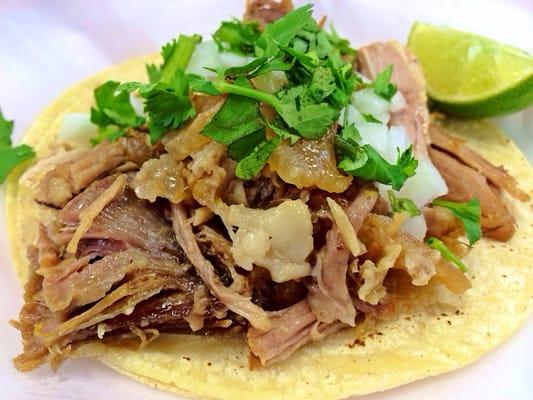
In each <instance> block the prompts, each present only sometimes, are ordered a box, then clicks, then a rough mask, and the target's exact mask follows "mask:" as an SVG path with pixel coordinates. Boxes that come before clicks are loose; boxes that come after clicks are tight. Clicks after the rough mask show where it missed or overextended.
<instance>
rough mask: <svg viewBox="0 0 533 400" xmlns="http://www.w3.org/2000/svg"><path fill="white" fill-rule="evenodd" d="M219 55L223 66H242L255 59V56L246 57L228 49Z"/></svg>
mask: <svg viewBox="0 0 533 400" xmlns="http://www.w3.org/2000/svg"><path fill="white" fill-rule="evenodd" d="M218 56H219V57H220V63H221V64H222V66H223V67H240V66H242V65H246V64H248V63H249V62H250V61H252V60H253V59H254V58H253V57H246V56H242V55H240V54H235V53H230V52H226V51H224V52H221V53H218Z"/></svg>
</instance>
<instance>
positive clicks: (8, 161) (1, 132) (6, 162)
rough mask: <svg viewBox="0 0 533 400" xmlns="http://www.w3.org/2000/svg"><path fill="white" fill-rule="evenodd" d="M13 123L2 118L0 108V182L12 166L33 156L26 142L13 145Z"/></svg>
mask: <svg viewBox="0 0 533 400" xmlns="http://www.w3.org/2000/svg"><path fill="white" fill-rule="evenodd" d="M14 125H15V124H14V122H13V121H8V120H7V119H5V118H4V115H3V114H2V110H0V183H4V181H5V180H6V178H7V176H8V175H9V173H10V172H11V171H12V170H13V168H15V167H16V166H17V165H19V164H21V163H23V162H24V161H26V160H29V159H31V158H33V157H34V156H35V152H34V151H33V149H32V148H31V147H30V146H28V145H27V144H21V145H18V146H15V147H13V143H12V141H11V135H12V133H13V127H14Z"/></svg>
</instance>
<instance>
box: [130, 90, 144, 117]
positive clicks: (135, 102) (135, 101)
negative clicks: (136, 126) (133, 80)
mask: <svg viewBox="0 0 533 400" xmlns="http://www.w3.org/2000/svg"><path fill="white" fill-rule="evenodd" d="M130 104H131V106H132V107H133V111H135V114H137V116H139V117H144V100H143V99H142V98H141V97H139V96H138V95H137V94H135V92H132V93H130Z"/></svg>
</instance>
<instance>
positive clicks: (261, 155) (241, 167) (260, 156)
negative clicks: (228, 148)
mask: <svg viewBox="0 0 533 400" xmlns="http://www.w3.org/2000/svg"><path fill="white" fill-rule="evenodd" d="M280 143H281V138H279V137H277V136H276V137H275V138H274V139H270V140H263V141H261V142H260V143H259V144H257V145H256V146H255V147H254V149H253V150H252V151H251V152H250V154H248V155H247V156H245V157H243V158H241V159H240V160H239V162H238V163H237V166H236V167H235V176H236V177H237V178H240V179H252V178H254V177H255V176H256V175H257V174H258V173H259V171H261V169H262V168H263V167H264V165H265V164H266V163H267V161H268V158H269V157H270V155H271V154H272V152H273V151H274V149H275V148H276V147H278V145H279V144H280Z"/></svg>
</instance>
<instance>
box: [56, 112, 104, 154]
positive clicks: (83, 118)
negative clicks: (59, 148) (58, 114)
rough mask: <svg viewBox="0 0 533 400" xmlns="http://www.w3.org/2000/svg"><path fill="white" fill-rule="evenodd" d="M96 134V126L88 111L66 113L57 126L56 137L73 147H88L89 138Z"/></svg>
mask: <svg viewBox="0 0 533 400" xmlns="http://www.w3.org/2000/svg"><path fill="white" fill-rule="evenodd" d="M96 135H98V127H97V126H96V125H94V124H93V123H92V122H91V117H90V115H89V114H88V113H67V114H65V115H64V116H63V123H62V124H61V127H60V128H59V132H58V134H57V139H58V140H59V141H61V142H68V143H70V144H72V145H74V146H75V147H83V146H85V147H88V146H89V139H90V138H92V137H94V136H96Z"/></svg>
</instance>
